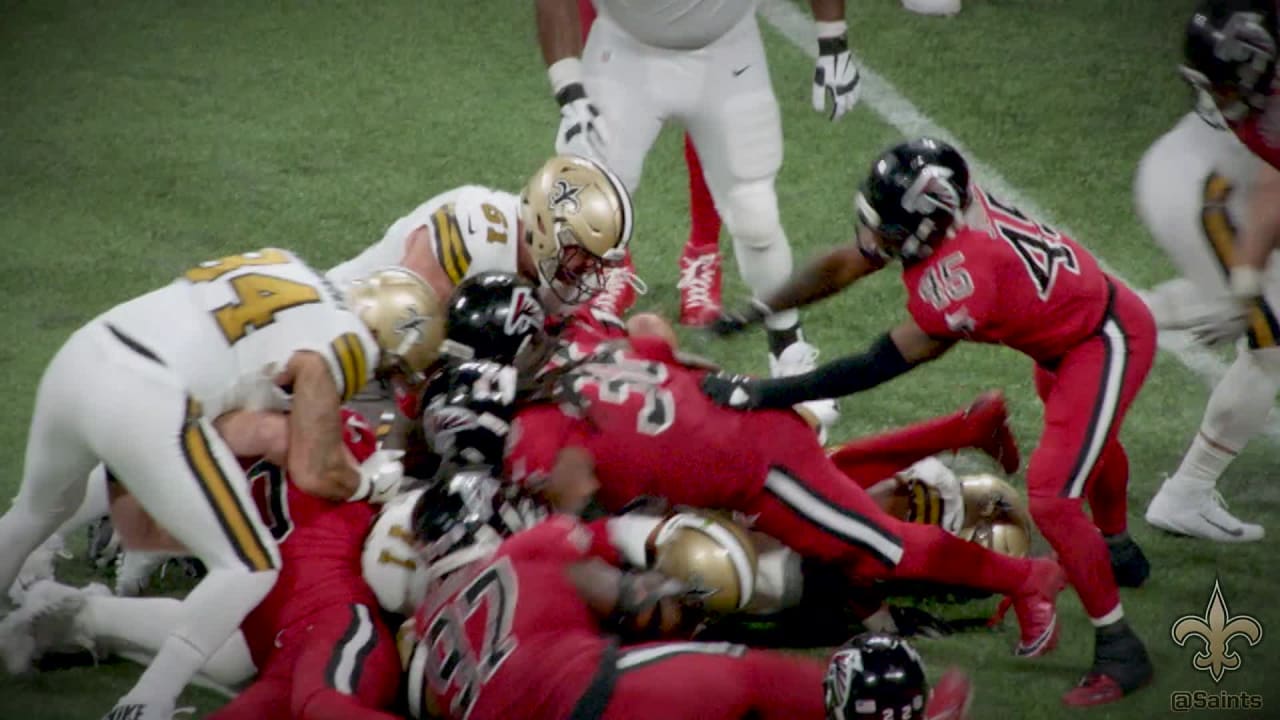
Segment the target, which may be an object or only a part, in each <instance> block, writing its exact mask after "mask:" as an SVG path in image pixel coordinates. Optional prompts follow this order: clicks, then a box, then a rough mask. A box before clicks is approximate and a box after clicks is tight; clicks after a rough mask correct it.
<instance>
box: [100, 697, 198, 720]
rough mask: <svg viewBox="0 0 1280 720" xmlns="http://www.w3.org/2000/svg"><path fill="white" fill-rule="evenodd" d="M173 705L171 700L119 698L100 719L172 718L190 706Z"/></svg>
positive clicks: (188, 709)
mask: <svg viewBox="0 0 1280 720" xmlns="http://www.w3.org/2000/svg"><path fill="white" fill-rule="evenodd" d="M174 705H175V703H174V701H172V700H141V699H138V700H135V699H133V698H127V697H126V698H120V700H119V701H118V702H116V706H115V707H113V708H111V712H108V713H107V714H106V715H103V716H102V720H173V719H174V718H175V717H177V716H178V715H179V714H186V713H189V712H191V709H190V708H181V709H178V708H176V707H174Z"/></svg>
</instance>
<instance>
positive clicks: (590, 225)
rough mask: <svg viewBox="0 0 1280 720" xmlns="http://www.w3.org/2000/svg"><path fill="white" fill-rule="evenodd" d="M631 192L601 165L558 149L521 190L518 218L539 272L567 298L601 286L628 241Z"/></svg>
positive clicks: (582, 297)
mask: <svg viewBox="0 0 1280 720" xmlns="http://www.w3.org/2000/svg"><path fill="white" fill-rule="evenodd" d="M634 216H635V214H634V211H633V210H632V207H631V193H629V192H628V191H627V188H626V186H624V185H623V184H622V181H621V180H619V179H618V178H617V176H615V175H614V174H613V173H612V172H610V171H609V170H608V169H606V168H605V167H604V166H603V165H601V164H599V163H597V162H595V161H593V160H588V159H586V158H582V157H578V156H576V155H557V156H555V157H553V158H551V159H550V160H548V161H547V162H546V163H545V164H543V166H542V167H541V168H539V169H538V172H536V173H534V174H533V177H531V178H530V179H529V182H528V183H527V184H526V185H525V186H524V190H523V191H521V193H520V221H521V223H522V224H523V225H524V242H525V243H527V244H528V246H529V251H530V253H531V254H532V256H533V260H534V263H535V264H536V265H537V267H538V277H539V279H540V280H541V282H542V284H543V285H544V286H545V287H548V288H550V289H551V290H552V292H554V293H555V294H556V296H557V297H559V298H560V300H562V301H563V302H566V303H577V302H582V301H583V300H585V299H587V298H588V297H590V296H591V295H593V294H594V293H595V292H597V291H598V290H600V289H601V288H602V287H604V271H605V269H606V268H607V267H609V266H610V265H617V264H618V263H621V262H622V260H623V258H624V257H625V256H626V251H627V247H628V246H629V245H630V244H631V227H632V223H633V222H634Z"/></svg>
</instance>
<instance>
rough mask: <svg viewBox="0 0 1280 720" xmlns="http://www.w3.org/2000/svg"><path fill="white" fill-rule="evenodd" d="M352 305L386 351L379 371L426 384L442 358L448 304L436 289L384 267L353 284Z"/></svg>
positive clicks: (401, 270) (406, 273) (405, 272)
mask: <svg viewBox="0 0 1280 720" xmlns="http://www.w3.org/2000/svg"><path fill="white" fill-rule="evenodd" d="M347 302H348V303H349V304H350V305H351V310H352V311H353V312H355V314H356V316H357V317H359V318H360V319H361V320H362V321H363V322H364V324H365V325H367V326H368V327H369V330H370V331H371V332H372V333H373V336H374V338H376V339H377V341H378V346H379V347H380V348H382V355H381V358H380V360H379V362H378V372H379V373H380V374H383V373H388V372H391V371H399V372H403V373H404V374H405V375H406V377H407V379H409V380H410V382H418V381H420V380H422V379H423V378H424V376H425V374H426V371H427V369H428V368H430V367H431V366H432V365H433V364H434V363H435V361H436V358H438V357H439V356H440V343H441V342H442V341H443V340H444V332H445V329H444V324H445V313H444V304H443V303H441V302H440V298H439V297H437V296H436V293H435V291H434V290H432V289H431V286H430V285H428V284H427V282H426V281H425V280H423V279H422V278H420V277H418V275H417V274H416V273H414V272H412V271H410V270H406V269H404V268H401V267H392V268H384V269H382V270H377V271H375V272H373V273H370V274H369V275H367V276H365V277H363V278H360V279H358V280H354V281H352V282H351V285H350V286H349V287H348V288H347Z"/></svg>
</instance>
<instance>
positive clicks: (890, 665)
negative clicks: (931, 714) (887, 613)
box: [822, 633, 928, 720]
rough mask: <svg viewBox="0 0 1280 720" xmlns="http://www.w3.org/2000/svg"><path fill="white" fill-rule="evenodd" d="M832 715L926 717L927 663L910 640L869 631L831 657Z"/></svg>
mask: <svg viewBox="0 0 1280 720" xmlns="http://www.w3.org/2000/svg"><path fill="white" fill-rule="evenodd" d="M822 685H823V690H824V693H825V697H826V704H827V718H828V720H910V719H911V718H922V717H924V705H925V701H926V699H927V691H928V683H927V682H926V680H925V677H924V663H922V662H921V661H920V656H919V655H918V654H916V651H915V648H913V647H911V646H910V645H908V644H907V641H906V640H903V639H901V638H899V637H895V636H893V635H888V634H885V633H863V634H861V635H858V636H857V637H855V638H853V639H852V640H850V641H849V642H847V643H845V644H844V646H843V647H841V648H840V649H839V650H837V651H836V654H835V655H834V656H832V658H831V664H830V665H828V666H827V675H826V678H825V679H824V680H823V682H822Z"/></svg>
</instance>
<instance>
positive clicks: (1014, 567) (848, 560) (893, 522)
mask: <svg viewBox="0 0 1280 720" xmlns="http://www.w3.org/2000/svg"><path fill="white" fill-rule="evenodd" d="M768 414H769V415H773V413H768ZM761 415H762V416H763V415H765V413H761ZM762 424H764V425H765V426H767V427H768V428H769V429H770V438H769V443H770V445H771V446H773V447H778V448H785V449H786V450H785V451H784V452H781V453H780V455H783V459H778V460H776V461H775V462H774V463H773V467H772V469H770V470H769V472H768V474H767V476H766V478H765V482H764V483H763V485H762V486H758V487H757V488H756V489H755V491H754V492H752V493H750V494H749V496H748V497H746V498H743V497H741V496H739V497H737V498H725V502H724V505H723V506H724V507H727V508H730V509H734V510H740V511H741V512H743V513H745V514H746V515H748V516H753V515H754V516H756V520H755V524H754V526H753V529H755V530H759V531H760V532H763V533H765V534H767V535H770V536H772V537H774V538H776V539H777V540H778V541H779V542H782V543H784V544H785V545H787V546H788V547H790V548H791V549H793V550H795V551H796V552H797V553H799V554H800V555H801V556H803V557H812V558H816V559H819V560H825V561H828V562H831V563H833V564H836V565H839V566H840V567H842V568H844V570H845V572H846V574H847V575H848V576H849V577H850V579H851V580H853V581H854V582H858V583H865V582H866V581H870V580H883V579H889V578H896V579H903V580H906V579H910V580H928V581H932V582H938V583H944V584H951V585H963V586H968V587H974V588H979V589H982V590H986V591H989V592H998V593H1001V594H1006V595H1007V594H1010V593H1014V592H1016V591H1017V590H1018V589H1019V588H1020V587H1021V586H1022V584H1023V581H1024V580H1025V579H1026V577H1027V574H1028V573H1029V572H1030V570H1031V561H1030V560H1027V559H1025V558H1021V559H1020V558H1012V557H1008V556H1005V555H1001V554H999V553H995V552H992V551H990V550H988V549H986V548H984V547H982V546H981V545H978V544H976V543H971V542H968V541H966V540H961V539H960V538H958V537H956V536H954V535H952V534H951V533H948V532H947V531H946V530H943V529H942V528H941V527H938V526H936V525H921V524H917V523H908V522H903V521H901V520H898V519H897V518H895V517H893V516H892V515H889V514H888V513H886V512H884V510H882V509H881V508H880V506H879V505H877V504H876V502H875V501H874V500H873V499H872V498H871V496H870V495H868V494H867V492H866V490H863V489H862V487H861V486H860V485H859V484H858V483H857V482H854V481H853V480H851V479H849V477H847V476H846V475H845V474H844V473H843V472H841V471H840V468H838V467H837V466H836V464H835V463H834V462H833V461H832V460H831V458H829V457H827V455H826V453H825V452H824V451H823V449H822V447H821V446H819V445H818V441H817V437H816V436H815V435H814V433H813V431H812V430H810V429H809V426H808V425H806V424H805V423H804V421H803V420H801V419H800V418H799V417H798V416H796V417H795V422H794V423H779V422H778V420H777V416H774V417H770V418H762ZM672 499H673V500H674V498H672Z"/></svg>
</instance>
